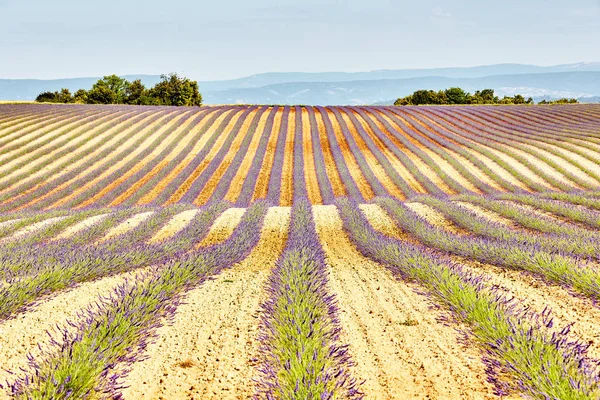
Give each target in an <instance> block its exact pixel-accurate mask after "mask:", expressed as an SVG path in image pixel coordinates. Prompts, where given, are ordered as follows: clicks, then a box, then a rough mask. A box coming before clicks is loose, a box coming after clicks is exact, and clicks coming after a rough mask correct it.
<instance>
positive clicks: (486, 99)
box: [394, 87, 578, 106]
mask: <svg viewBox="0 0 600 400" xmlns="http://www.w3.org/2000/svg"><path fill="white" fill-rule="evenodd" d="M577 102H578V101H577V99H559V100H555V101H546V100H543V101H541V102H540V103H539V104H563V103H577ZM533 103H534V102H533V99H532V98H531V97H529V98H527V99H526V98H525V97H524V96H522V95H520V94H515V95H514V96H512V97H511V96H504V97H503V98H499V97H498V96H496V95H495V94H494V89H483V90H476V91H475V93H473V94H471V93H469V92H467V91H465V90H463V89H461V88H459V87H451V88H449V89H445V90H438V91H437V92H436V91H435V90H417V91H416V92H414V93H413V94H410V95H408V96H406V97H401V98H399V99H398V100H396V101H395V102H394V105H396V106H413V105H414V106H416V105H421V104H533Z"/></svg>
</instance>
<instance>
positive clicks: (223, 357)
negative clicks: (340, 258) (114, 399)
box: [123, 207, 290, 399]
mask: <svg viewBox="0 0 600 400" xmlns="http://www.w3.org/2000/svg"><path fill="white" fill-rule="evenodd" d="M289 219H290V210H289V208H283V207H272V208H270V209H269V211H268V212H267V215H266V217H265V222H264V226H263V229H262V233H261V238H260V241H259V243H258V245H257V246H256V248H255V249H254V250H253V251H252V253H251V254H250V256H249V257H248V258H247V259H246V260H244V261H243V262H241V263H240V264H238V265H236V266H234V267H233V268H231V269H227V270H225V271H223V272H222V273H221V274H220V275H219V276H217V277H216V278H215V279H214V280H209V281H207V282H205V283H204V284H203V285H202V286H200V287H198V288H197V289H194V290H192V291H190V292H188V293H187V295H186V296H185V299H184V301H185V303H184V304H182V305H181V306H179V307H178V309H177V312H176V314H175V317H174V320H173V323H172V324H171V325H166V326H163V327H161V328H160V329H159V330H158V340H157V341H156V343H154V344H151V345H150V346H148V348H147V352H148V356H149V358H148V359H146V360H145V361H142V362H140V363H136V364H135V365H134V366H133V370H132V371H131V373H130V374H129V376H128V377H127V379H126V383H127V384H129V385H130V387H129V388H127V389H125V390H124V391H123V395H124V398H125V399H161V398H164V399H186V398H187V399H189V398H195V399H248V398H251V396H252V395H253V394H254V385H253V382H252V378H253V377H254V376H255V374H256V370H255V367H256V358H257V356H258V346H259V343H258V342H257V335H258V329H259V318H258V309H259V306H260V303H261V302H262V301H264V297H265V293H264V291H263V289H264V287H265V285H266V280H267V278H268V276H269V272H270V270H271V269H272V268H273V267H274V266H275V261H276V260H277V259H278V258H279V255H280V254H281V252H282V250H283V248H284V246H285V242H286V238H287V228H288V225H289Z"/></svg>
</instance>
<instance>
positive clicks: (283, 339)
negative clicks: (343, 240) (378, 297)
mask: <svg viewBox="0 0 600 400" xmlns="http://www.w3.org/2000/svg"><path fill="white" fill-rule="evenodd" d="M267 293H268V295H269V298H268V300H267V301H266V302H264V303H263V305H262V307H261V309H262V318H261V334H260V341H261V343H262V344H261V348H260V351H261V367H260V372H261V378H260V379H259V382H258V383H259V386H258V390H257V393H256V396H255V398H260V399H307V400H313V399H314V400H317V399H338V398H344V399H358V398H362V393H361V392H360V391H359V385H358V384H357V382H356V380H355V379H354V378H352V376H351V375H350V372H349V370H348V367H349V366H351V364H352V362H351V360H350V356H349V355H348V352H347V347H346V346H344V345H340V344H339V332H340V326H339V322H338V320H337V316H336V315H337V312H338V310H337V307H336V304H335V296H333V295H330V294H328V292H327V274H326V266H325V257H324V254H323V250H322V248H321V244H320V242H319V238H318V236H317V233H316V231H315V225H314V220H313V216H312V208H311V206H310V203H308V202H307V201H306V200H297V201H295V202H294V205H293V207H292V218H291V225H290V232H289V236H288V243H287V246H286V248H285V250H284V253H283V254H282V256H281V257H280V258H279V260H278V261H277V266H276V268H275V270H274V271H273V273H272V274H271V276H270V278H269V283H268V289H267Z"/></svg>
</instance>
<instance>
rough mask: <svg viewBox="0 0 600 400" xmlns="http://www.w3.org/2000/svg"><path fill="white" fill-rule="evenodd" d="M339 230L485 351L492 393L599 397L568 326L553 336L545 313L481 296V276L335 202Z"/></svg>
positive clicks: (592, 369) (590, 366)
mask: <svg viewBox="0 0 600 400" xmlns="http://www.w3.org/2000/svg"><path fill="white" fill-rule="evenodd" d="M338 208H339V210H340V212H341V217H342V220H343V222H344V229H345V230H346V231H347V232H348V234H349V236H350V238H351V240H352V241H353V242H354V244H355V245H356V246H357V248H358V249H359V250H360V251H361V253H363V254H364V255H365V256H367V257H369V258H372V259H373V260H375V261H377V262H380V263H382V264H384V265H385V266H387V267H388V268H389V269H390V270H391V271H392V273H394V274H396V275H397V276H398V277H400V278H402V279H405V280H414V281H416V282H417V283H419V285H421V286H422V287H423V288H424V289H425V291H426V292H427V293H428V294H429V295H430V296H431V297H432V300H433V301H434V302H435V303H437V304H439V305H441V306H443V307H444V308H446V309H448V310H449V311H450V312H451V316H452V317H453V318H454V319H456V320H457V321H458V322H461V323H463V324H465V325H466V326H467V327H468V331H467V333H468V334H470V337H471V339H472V340H473V341H474V342H475V343H477V344H478V345H479V346H480V347H481V348H482V350H483V351H484V354H485V355H484V362H485V363H486V366H487V373H488V380H489V381H490V382H491V383H493V384H494V385H495V387H496V392H497V394H498V395H501V396H504V395H507V394H509V393H511V392H514V391H517V392H521V393H523V394H524V395H525V396H527V397H531V398H536V399H593V398H598V396H600V388H599V384H598V376H599V371H598V367H597V366H596V363H595V362H594V361H593V360H590V359H589V358H588V357H587V354H586V351H587V349H588V347H589V344H586V345H584V344H581V343H577V342H571V341H569V339H568V334H569V327H566V328H564V329H562V330H560V331H557V330H553V329H552V326H553V322H552V319H551V317H550V313H549V312H544V313H542V314H541V315H538V314H535V313H533V312H528V311H526V310H525V309H522V308H520V307H518V306H517V305H516V304H514V303H513V302H511V301H509V300H506V299H505V298H503V297H502V296H501V295H500V294H494V293H493V292H489V291H487V290H484V288H483V285H482V279H483V277H481V276H475V275H471V274H468V273H466V272H465V271H463V270H462V269H461V268H460V266H458V265H456V264H452V263H450V262H448V261H447V260H446V259H444V258H441V257H437V256H435V255H434V254H432V253H431V252H430V251H428V250H427V249H425V248H423V247H420V246H415V245H411V244H409V243H406V242H402V241H399V240H395V239H392V238H389V237H387V236H384V235H382V234H381V233H379V232H377V231H375V230H374V229H373V228H372V227H371V226H370V224H369V223H368V222H367V220H366V218H365V217H364V215H362V213H361V212H360V210H359V209H358V207H357V205H356V204H355V203H353V202H351V201H349V200H347V199H341V200H339V201H338Z"/></svg>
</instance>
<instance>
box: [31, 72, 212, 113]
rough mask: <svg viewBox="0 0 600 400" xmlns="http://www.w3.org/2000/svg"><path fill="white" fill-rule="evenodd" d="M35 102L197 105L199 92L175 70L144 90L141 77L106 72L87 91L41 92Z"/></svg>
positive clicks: (195, 83) (196, 83)
mask: <svg viewBox="0 0 600 400" xmlns="http://www.w3.org/2000/svg"><path fill="white" fill-rule="evenodd" d="M36 101H37V102H47V103H81V104H134V105H162V106H201V105H202V95H201V94H200V92H199V90H198V82H196V81H192V80H190V79H188V78H185V77H180V76H179V75H177V74H176V73H171V74H168V75H161V81H160V82H159V83H157V84H156V85H155V86H154V87H152V88H150V89H147V88H146V87H145V86H144V84H143V83H142V81H141V80H139V79H136V80H135V81H133V82H129V81H128V80H126V79H124V78H121V77H119V76H117V75H107V76H105V77H104V78H102V79H100V80H98V81H97V82H96V83H95V84H94V86H92V88H91V89H90V90H88V91H86V90H84V89H79V90H78V91H77V92H75V95H74V96H73V95H71V92H70V91H69V90H68V89H62V90H61V91H60V92H42V93H40V94H39V96H38V97H37V98H36Z"/></svg>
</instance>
